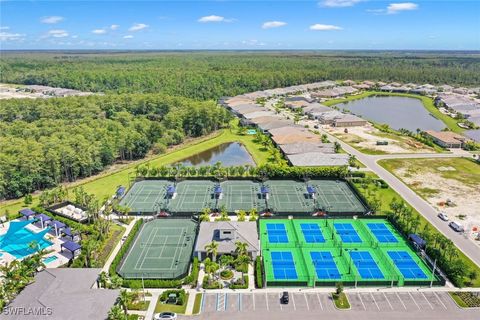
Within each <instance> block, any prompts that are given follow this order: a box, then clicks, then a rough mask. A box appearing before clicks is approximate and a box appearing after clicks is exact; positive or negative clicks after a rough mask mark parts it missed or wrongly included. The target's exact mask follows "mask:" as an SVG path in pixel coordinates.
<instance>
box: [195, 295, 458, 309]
mask: <svg viewBox="0 0 480 320" xmlns="http://www.w3.org/2000/svg"><path fill="white" fill-rule="evenodd" d="M347 295H348V298H349V301H350V305H351V310H352V311H353V310H355V311H367V312H402V313H403V312H414V313H418V312H423V311H425V312H432V311H433V312H435V313H437V312H439V313H442V312H446V311H449V310H458V307H457V306H456V305H455V303H454V302H453V300H452V299H451V298H450V297H449V295H448V293H445V292H398V293H397V292H369V293H348V294H347ZM280 296H281V293H280V292H278V293H271V292H269V293H207V294H205V295H204V297H203V300H202V305H201V310H202V313H217V312H253V311H258V312H261V311H267V312H275V311H279V312H282V313H288V311H297V312H299V311H316V312H322V311H324V312H334V311H336V308H335V307H334V305H333V301H332V300H331V295H330V294H328V293H313V292H304V293H301V292H295V293H290V303H289V304H287V305H284V304H281V303H280ZM342 312H344V311H342Z"/></svg>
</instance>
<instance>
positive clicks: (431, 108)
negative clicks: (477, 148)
mask: <svg viewBox="0 0 480 320" xmlns="http://www.w3.org/2000/svg"><path fill="white" fill-rule="evenodd" d="M375 95H376V96H398V97H408V98H414V99H419V100H422V103H423V106H424V107H425V109H427V110H428V112H430V113H431V114H432V115H434V116H435V117H436V118H438V119H440V120H441V121H443V123H445V125H446V126H447V127H448V128H449V129H450V130H451V131H453V132H457V133H462V132H463V131H465V129H462V128H460V127H459V126H458V125H457V120H455V119H453V118H452V117H449V116H447V115H445V114H443V113H441V112H440V111H439V110H438V109H437V107H435V105H434V104H433V100H432V99H431V98H429V97H425V96H421V95H417V94H411V93H393V92H392V93H390V92H380V91H367V92H363V93H361V94H357V95H353V96H348V97H346V98H341V99H332V100H329V101H325V102H323V104H324V105H326V106H328V107H330V106H333V105H335V104H338V103H343V102H348V101H352V100H358V99H363V98H366V97H370V96H375Z"/></svg>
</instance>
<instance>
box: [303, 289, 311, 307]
mask: <svg viewBox="0 0 480 320" xmlns="http://www.w3.org/2000/svg"><path fill="white" fill-rule="evenodd" d="M303 296H304V297H305V302H306V303H307V310H310V306H309V305H308V300H307V294H306V293H305V292H304V293H303Z"/></svg>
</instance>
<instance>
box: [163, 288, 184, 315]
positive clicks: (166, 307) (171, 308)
mask: <svg viewBox="0 0 480 320" xmlns="http://www.w3.org/2000/svg"><path fill="white" fill-rule="evenodd" d="M188 299H189V294H188V293H187V294H186V297H185V301H184V302H183V304H182V305H176V304H167V303H162V302H161V301H160V298H159V299H158V301H157V305H156V306H155V313H160V312H167V311H168V312H175V313H178V314H185V310H186V309H187V303H188Z"/></svg>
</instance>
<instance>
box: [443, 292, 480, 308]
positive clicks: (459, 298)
mask: <svg viewBox="0 0 480 320" xmlns="http://www.w3.org/2000/svg"><path fill="white" fill-rule="evenodd" d="M448 294H449V295H450V296H451V297H452V299H453V300H455V302H456V303H457V304H458V306H459V307H460V308H479V307H480V295H479V294H478V293H477V292H476V293H473V292H449V293H448Z"/></svg>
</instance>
